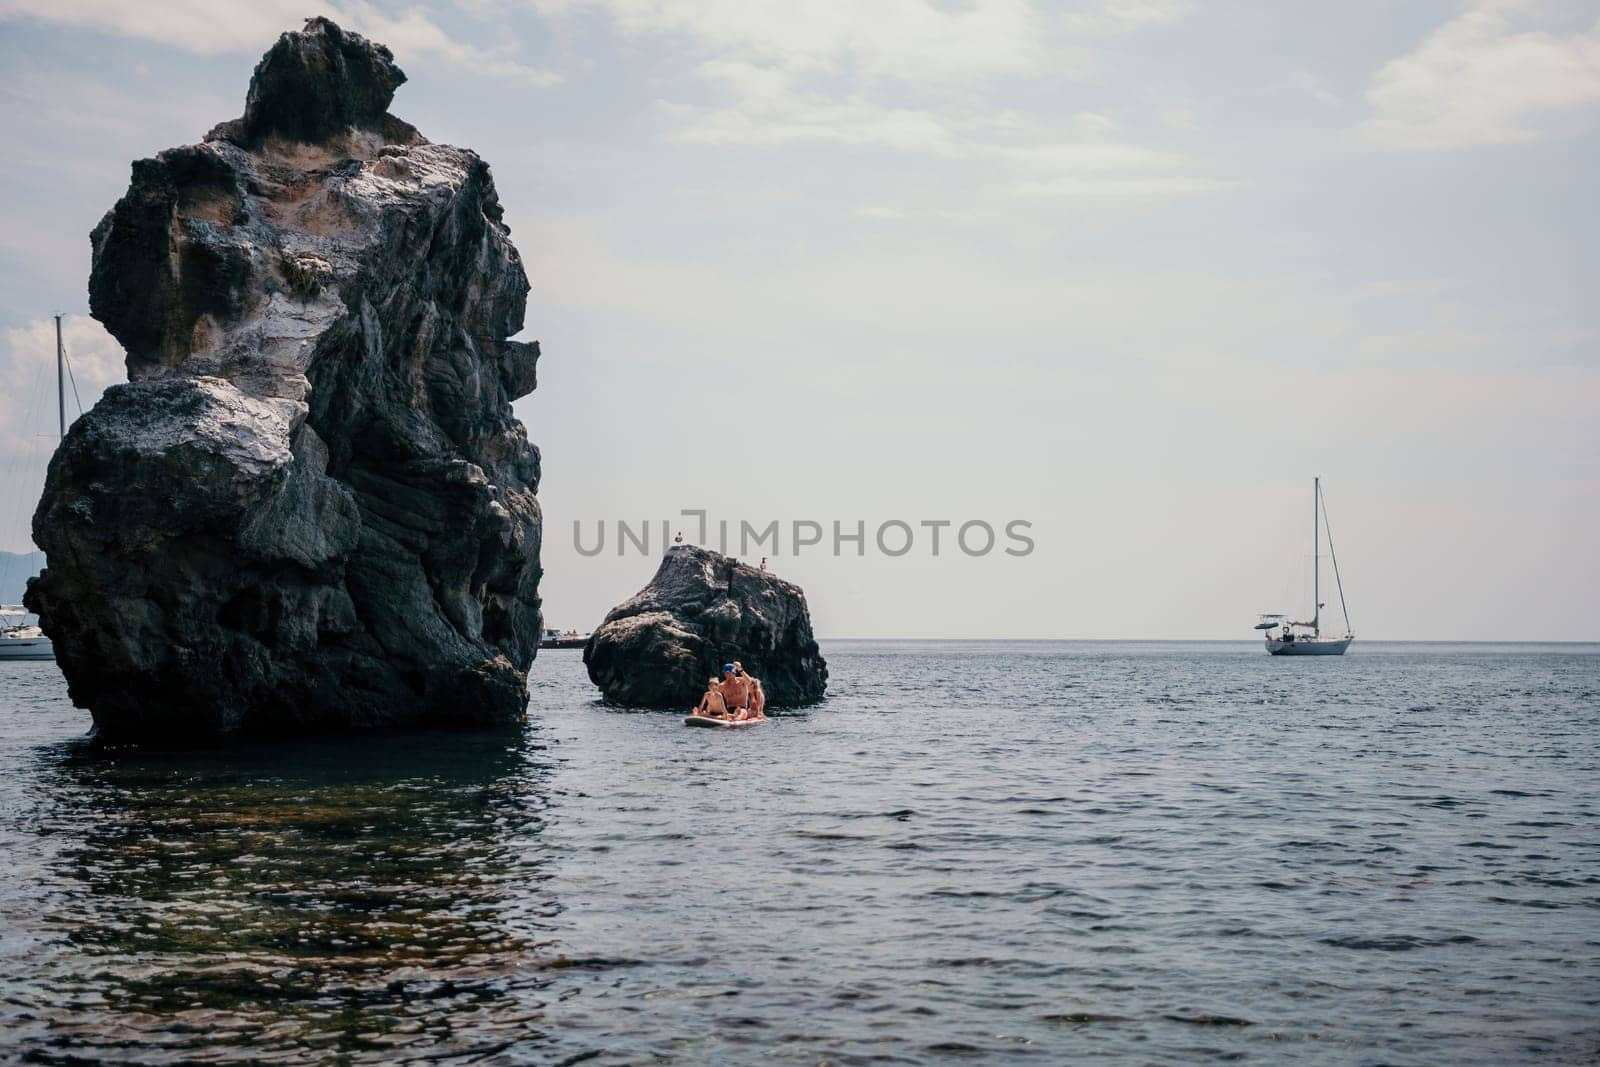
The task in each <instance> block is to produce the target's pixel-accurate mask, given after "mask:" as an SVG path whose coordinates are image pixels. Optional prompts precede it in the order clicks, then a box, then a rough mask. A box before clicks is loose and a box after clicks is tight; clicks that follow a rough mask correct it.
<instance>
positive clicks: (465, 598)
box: [27, 19, 541, 737]
mask: <svg viewBox="0 0 1600 1067" xmlns="http://www.w3.org/2000/svg"><path fill="white" fill-rule="evenodd" d="M404 80H405V75H404V74H402V73H401V72H400V69H399V68H398V67H396V66H395V64H394V62H393V58H392V56H391V55H390V53H389V50H388V49H386V48H384V47H383V46H381V45H378V44H374V43H372V42H370V41H368V40H366V39H365V38H363V37H360V36H358V35H356V34H352V33H346V32H344V31H342V30H340V28H339V27H338V26H336V25H334V24H333V23H331V22H328V21H327V20H325V19H311V20H309V21H308V22H307V23H306V26H305V29H304V30H303V31H300V32H294V33H286V34H284V35H283V36H282V37H280V38H279V40H278V42H277V44H276V45H274V46H273V48H272V50H271V51H270V52H268V53H267V55H266V56H265V57H264V58H263V59H262V60H261V63H260V64H259V65H258V66H257V67H256V71H255V76H254V78H253V79H252V81H251V84H250V92H249V97H248V99H247V102H246V105H245V114H244V116H243V117H242V118H240V119H237V120H234V121H232V122H227V123H223V124H222V125H220V126H218V127H217V128H216V129H214V130H213V131H212V132H211V133H210V134H209V135H208V136H207V138H206V140H205V141H204V142H202V143H200V144H196V145H189V146H187V147H183V148H174V149H171V150H169V151H166V152H162V153H161V154H160V155H158V156H156V157H155V158H154V159H145V160H140V161H138V162H136V163H135V164H134V165H133V180H132V184H131V185H130V186H129V189H128V192H127V194H126V195H125V196H124V197H123V198H122V199H121V200H119V201H118V202H117V204H116V206H115V207H113V208H112V209H111V211H110V212H109V213H107V215H106V216H105V218H104V219H103V220H102V221H101V222H100V224H99V226H97V227H96V228H95V231H94V233H93V235H92V237H91V240H92V242H93V251H94V261H93V270H92V273H91V276H90V280H89V297H90V308H91V311H92V312H93V314H94V316H95V318H97V319H99V320H100V321H101V322H102V323H104V324H105V326H106V328H107V329H108V330H109V331H110V332H111V333H112V335H113V336H115V337H116V338H117V340H118V341H120V342H121V343H122V345H123V347H124V348H125V349H126V350H127V368H128V378H129V382H128V384H126V385H120V386H116V387H114V388H112V389H110V390H108V391H107V392H106V394H105V396H104V398H103V399H102V400H101V401H100V402H99V403H98V404H96V405H95V407H94V410H92V411H90V412H89V413H88V414H87V415H85V416H83V417H82V418H81V419H79V420H78V421H77V423H75V424H74V425H73V427H72V430H71V432H70V433H69V434H68V435H67V439H66V441H65V442H64V444H63V445H62V447H61V449H60V450H59V451H58V453H57V454H56V456H55V458H54V460H53V461H52V462H51V465H50V472H49V477H48V480H47V483H46V486H45V492H44V497H43V499H42V500H41V501H40V504H39V508H38V511H37V512H36V514H35V515H34V520H33V529H34V538H35V540H37V542H38V543H39V545H40V546H41V547H42V548H43V549H44V550H45V553H46V555H47V557H48V566H47V568H46V570H45V572H44V574H43V575H42V576H40V577H39V578H38V579H36V580H35V581H34V582H33V583H32V585H31V586H30V588H29V591H28V594H27V603H28V606H29V607H30V609H31V610H34V611H37V612H38V613H39V614H40V616H41V617H42V623H43V626H44V629H45V631H46V632H47V633H48V634H49V635H50V637H51V638H52V639H53V641H54V642H55V649H56V657H57V660H58V661H59V663H60V666H61V669H62V671H63V672H64V673H65V674H66V676H67V681H68V683H69V685H70V690H71V694H72V699H73V700H74V702H75V703H77V704H79V705H80V706H83V707H87V708H89V709H90V711H91V712H92V713H93V715H94V720H95V723H96V725H97V726H98V727H99V728H100V730H101V731H103V732H105V733H108V734H113V735H117V736H128V737H149V736H173V735H176V736H179V737H186V736H203V735H209V734H221V733H232V732H256V731H261V732H284V731H297V730H312V729H337V728H346V727H353V726H366V725H406V724H424V723H425V724H430V725H438V724H490V723H497V722H505V721H511V720H516V719H519V718H520V717H521V716H522V715H523V714H524V709H525V707H526V704H527V686H526V677H525V672H526V670H527V669H528V666H529V665H530V663H531V662H532V660H533V657H534V655H535V652H536V651H537V648H538V638H539V631H540V626H541V621H540V613H539V597H538V581H539V576H540V569H539V539H540V513H539V505H538V501H537V500H536V499H535V496H534V494H535V492H536V491H537V488H538V482H539V453H538V451H537V449H535V448H534V447H533V446H532V445H530V444H529V443H528V441H527V436H526V434H525V432H524V430H523V427H522V425H521V424H520V423H519V422H518V421H517V420H516V418H515V417H514V416H513V415H512V411H511V405H510V402H511V401H512V400H513V399H515V398H516V397H518V396H521V395H523V394H525V393H528V392H529V391H531V390H532V389H533V387H534V382H535V374H534V368H535V364H536V361H537V359H538V355H539V349H538V345H537V344H523V343H519V342H515V341H510V340H507V338H508V337H510V336H511V335H512V334H514V333H516V332H518V331H519V330H520V329H521V328H522V320H523V312H524V308H525V305H526V301H527V293H528V281H527V277H526V275H525V274H524V272H523V269H522V263H521V260H520V258H519V257H518V254H517V251H516V249H515V248H514V247H513V246H512V244H511V241H510V238H509V235H508V231H507V229H506V227H505V225H504V224H503V223H502V221H501V207H500V203H499V200H498V198H497V196H496V193H495V187H494V182H493V180H492V179H491V178H490V175H489V168H488V166H487V165H486V164H485V163H484V162H483V161H482V160H481V159H479V158H478V157H477V156H476V155H474V154H473V153H472V152H470V151H467V150H465V149H460V148H451V147H448V146H445V145H435V144H430V143H429V142H428V141H427V140H425V139H424V138H423V137H422V135H421V134H419V133H418V132H417V131H416V130H415V129H413V128H412V127H411V126H409V125H407V124H406V123H404V122H401V121H400V120H398V119H396V118H394V117H393V116H391V115H389V114H388V112H387V109H388V106H389V102H390V100H391V98H392V97H393V94H394V90H395V88H396V87H397V86H399V85H400V84H401V83H402V82H403V81H404Z"/></svg>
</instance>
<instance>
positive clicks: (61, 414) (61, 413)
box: [56, 315, 67, 439]
mask: <svg viewBox="0 0 1600 1067" xmlns="http://www.w3.org/2000/svg"><path fill="white" fill-rule="evenodd" d="M65 363H66V349H64V348H62V347H61V316H60V315H57V316H56V422H57V424H58V425H59V428H60V430H61V436H62V438H63V439H64V438H65V437H66V436H67V388H66V383H65V382H64V381H62V377H63V372H62V366H63V364H65Z"/></svg>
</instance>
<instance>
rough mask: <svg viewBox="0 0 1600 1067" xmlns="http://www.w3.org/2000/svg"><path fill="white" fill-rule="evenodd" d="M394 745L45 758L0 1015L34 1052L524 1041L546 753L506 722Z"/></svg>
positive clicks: (532, 1016)
mask: <svg viewBox="0 0 1600 1067" xmlns="http://www.w3.org/2000/svg"><path fill="white" fill-rule="evenodd" d="M418 740H419V739H418V738H416V737H414V736H413V737H403V736H382V737H371V738H361V739H356V740H328V741H319V742H315V743H311V744H304V743H301V744H292V745H291V744H283V745H275V746H271V747H254V748H251V749H248V750H238V751H226V750H224V751H216V752H205V753H187V754H153V755H152V754H144V753H139V752H136V751H131V750H122V751H115V750H113V751H110V752H104V751H98V750H96V749H95V748H93V747H91V746H89V745H87V744H81V743H80V744H74V745H69V746H61V747H58V748H56V749H54V750H53V751H52V752H50V753H49V754H47V755H46V756H44V757H43V760H44V764H43V766H42V767H41V768H40V770H41V771H43V778H42V785H43V787H44V791H43V792H42V793H37V794H35V797H34V798H35V799H36V800H37V801H38V803H37V805H36V806H34V807H33V808H32V809H31V810H26V809H25V810H23V811H22V812H20V813H19V816H20V822H21V823H22V826H21V827H20V828H21V829H22V830H23V831H24V832H28V833H32V834H37V835H39V836H40V837H42V838H45V839H47V840H49V841H50V842H51V845H52V848H51V852H50V854H49V856H48V859H47V860H46V864H47V866H48V867H49V868H50V871H48V872H45V873H46V874H47V877H46V878H45V879H43V880H42V881H43V882H44V883H45V884H47V885H50V886H51V887H52V889H51V896H50V898H49V899H48V900H45V901H43V902H41V903H42V905H43V906H42V907H38V908H28V909H26V911H25V912H24V920H23V925H22V926H21V928H13V929H12V930H11V931H10V933H9V935H8V938H10V939H12V940H13V941H14V940H15V939H27V940H29V941H31V942H32V945H31V946H29V947H30V948H31V951H28V952H27V953H26V958H27V959H29V960H31V961H32V963H33V969H32V973H31V974H29V975H27V976H25V977H23V979H22V981H21V982H20V988H18V987H16V986H13V987H12V988H10V989H8V991H7V992H8V995H7V997H6V1000H5V1004H4V1008H3V1017H0V1024H3V1025H4V1026H5V1027H6V1028H7V1029H9V1030H11V1032H12V1037H13V1038H21V1039H22V1040H23V1041H24V1042H26V1043H27V1044H29V1045H30V1046H32V1048H31V1052H32V1056H33V1058H34V1059H35V1060H37V1061H40V1062H52V1061H55V1060H58V1059H59V1061H61V1062H68V1061H76V1060H81V1059H83V1058H88V1059H98V1058H101V1057H104V1058H107V1059H117V1060H120V1061H123V1062H127V1061H129V1060H130V1059H139V1058H142V1057H147V1058H150V1059H170V1058H175V1057H176V1058H182V1059H185V1060H191V1061H192V1060H193V1059H195V1058H196V1055H197V1054H198V1053H200V1052H202V1051H203V1050H211V1051H212V1054H213V1055H215V1056H217V1057H218V1058H230V1059H237V1058H238V1057H239V1056H240V1055H241V1054H242V1053H243V1052H244V1050H253V1051H254V1054H255V1055H256V1056H257V1057H258V1058H270V1053H271V1051H272V1050H273V1049H278V1050H281V1051H282V1052H283V1054H284V1055H286V1056H289V1055H292V1054H298V1055H302V1056H303V1055H305V1054H306V1053H307V1052H309V1051H311V1050H316V1049H324V1050H327V1051H329V1052H344V1053H353V1052H360V1051H362V1050H379V1049H394V1048H397V1047H398V1048H404V1049H405V1050H406V1051H407V1052H408V1053H410V1054H418V1053H421V1052H435V1053H444V1052H453V1053H460V1054H466V1053H470V1052H489V1051H492V1050H493V1049H495V1048H496V1047H503V1046H504V1045H505V1044H506V1043H507V1042H508V1041H511V1040H518V1041H522V1042H528V1041H536V1040H537V1039H538V1037H539V1033H538V1026H539V1009H540V1008H541V1007H542V1003H541V1001H540V998H539V995H538V993H539V990H540V987H541V986H542V985H544V984H545V982H544V981H543V980H542V979H541V978H540V976H539V972H538V970H537V968H531V969H530V968H528V961H530V960H537V959H538V958H539V955H540V938H541V932H542V931H544V930H546V929H547V925H548V921H549V919H550V918H551V917H552V916H553V915H554V914H555V913H556V912H557V911H558V910H559V906H558V905H557V903H556V902H555V901H553V900H551V899H549V898H546V897H542V896H541V895H540V889H541V887H542V886H543V884H544V882H545V875H544V873H543V871H542V870H541V868H542V865H543V864H544V861H545V857H544V854H543V853H542V851H541V847H540V846H541V842H540V832H541V830H542V828H543V825H542V823H543V815H544V811H545V807H546V796H545V782H546V779H547V777H548V773H549V769H550V768H549V764H548V763H547V762H545V761H544V760H543V751H542V749H541V747H540V746H539V744H538V742H537V738H536V737H535V738H528V737H525V736H523V735H522V734H521V733H517V734H514V735H509V736H508V735H489V736H485V735H481V734H479V735H465V734H438V735H430V736H428V737H426V738H425V739H423V743H421V744H419V743H418ZM50 875H53V877H49V876H50ZM9 947H11V948H16V947H18V946H16V945H15V944H12V945H10V946H9ZM13 958H22V957H13ZM519 965H521V966H522V967H523V968H524V969H527V970H528V973H525V974H518V973H515V972H516V971H517V968H518V967H519ZM51 1050H58V1052H59V1055H56V1054H53V1053H52V1051H51Z"/></svg>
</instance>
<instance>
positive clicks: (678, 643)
mask: <svg viewBox="0 0 1600 1067" xmlns="http://www.w3.org/2000/svg"><path fill="white" fill-rule="evenodd" d="M733 660H739V661H740V662H742V663H743V664H744V667H745V670H746V671H748V672H749V673H751V674H753V675H755V676H756V677H757V678H760V679H761V684H762V685H763V686H764V687H765V688H766V692H767V701H768V703H769V704H771V705H777V706H783V705H795V704H809V703H812V702H813V701H816V700H820V699H821V698H822V693H823V690H825V689H826V688H827V686H828V664H827V662H826V661H825V660H824V659H823V658H822V654H821V653H820V652H819V651H818V650H817V641H816V638H815V637H813V636H812V634H811V613H810V611H808V610H807V609H806V595H805V594H804V593H802V592H801V591H800V587H799V586H797V585H791V584H790V583H789V582H785V581H783V580H782V579H780V578H776V577H774V576H773V575H771V574H768V573H767V572H766V571H760V570H757V569H756V568H754V567H751V566H749V565H748V564H744V563H740V562H738V561H737V560H732V559H729V558H728V557H727V556H723V555H719V554H718V553H716V552H712V551H710V550H709V549H704V548H700V547H698V546H695V545H678V546H675V547H673V548H670V549H668V550H667V555H666V558H665V559H663V560H662V561H661V566H660V567H659V568H658V569H657V570H656V576H655V577H654V578H652V579H651V580H650V584H649V585H647V586H645V587H644V588H643V589H641V590H640V591H639V592H638V593H636V594H634V596H633V597H632V598H630V599H629V600H627V601H626V602H624V603H622V604H619V605H618V606H616V607H615V608H612V609H611V612H610V614H608V615H607V616H606V618H605V622H603V623H601V624H600V628H599V629H598V630H596V631H595V632H594V635H593V636H592V637H590V638H589V644H588V646H587V647H585V648H584V650H583V662H584V664H585V665H586V666H587V667H588V668H589V678H590V680H591V681H593V682H594V684H595V685H597V686H599V687H600V689H601V691H602V692H603V693H605V696H606V699H607V700H610V701H612V702H613V703H616V704H623V705H626V706H628V707H646V708H664V707H671V708H683V707H688V706H690V705H692V704H694V703H695V702H696V701H698V700H699V699H700V695H701V694H702V693H704V692H705V688H706V679H708V678H710V677H711V676H713V675H716V674H720V673H721V667H722V665H723V664H724V663H728V662H731V661H733Z"/></svg>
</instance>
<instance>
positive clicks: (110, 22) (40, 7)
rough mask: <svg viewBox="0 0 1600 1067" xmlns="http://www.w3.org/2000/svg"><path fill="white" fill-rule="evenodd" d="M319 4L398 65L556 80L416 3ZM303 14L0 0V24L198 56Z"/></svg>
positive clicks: (247, 47) (275, 3)
mask: <svg viewBox="0 0 1600 1067" xmlns="http://www.w3.org/2000/svg"><path fill="white" fill-rule="evenodd" d="M321 8H322V11H321V12H320V13H324V14H326V15H328V17H330V18H332V19H333V20H334V21H335V22H337V23H339V24H340V25H341V26H343V27H345V28H346V29H351V30H355V31H357V32H359V33H363V34H365V35H367V36H368V37H371V38H373V39H374V40H377V41H380V42H382V43H383V44H386V45H388V46H389V48H390V49H391V50H393V52H394V53H395V58H396V59H397V61H399V63H400V65H401V66H402V67H404V66H405V65H406V63H407V62H408V61H411V60H420V61H424V62H426V61H439V62H442V63H444V64H447V65H448V66H450V67H452V68H453V69H456V70H461V71H466V72H468V73H473V74H478V75H482V76H484V77H489V78H494V79H497V80H499V81H503V82H507V83H510V84H513V85H523V86H530V87H534V88H539V87H543V86H548V85H553V84H555V83H556V82H558V81H560V80H561V78H560V76H559V75H558V74H555V73H554V72H552V71H547V70H541V69H539V68H536V67H531V66H528V65H527V64H525V63H522V62H520V61H518V60H517V59H516V49H517V46H516V44H515V42H507V43H504V44H500V45H496V46H494V47H492V48H482V47H479V46H477V45H472V44H468V43H466V42H464V41H460V40H457V39H456V38H454V37H452V36H451V35H450V34H449V33H447V32H446V31H445V30H444V29H443V28H441V27H440V26H439V24H438V23H436V22H434V21H433V19H432V18H431V17H430V16H429V15H428V13H427V12H426V11H425V10H424V9H423V8H420V7H411V8H407V9H405V10H403V11H401V12H399V13H397V14H390V13H388V12H387V11H385V10H384V9H382V8H380V7H379V6H378V5H376V4H374V3H371V2H370V0H335V2H332V3H324V4H322V5H321ZM308 13H312V12H308V11H307V6H306V5H305V4H303V3H297V2H295V0H226V2H219V0H162V2H161V3H158V4H128V3H124V2H121V0H0V21H13V20H20V19H31V20H34V21H39V22H48V23H57V24H62V25H68V26H82V27H86V28H88V29H93V30H97V31H99V32H102V33H109V34H115V35H117V36H121V37H131V38H135V39H138V40H146V41H156V42H158V43H161V44H166V45H171V46H172V47H174V48H180V49H183V50H184V51H188V52H195V53H198V54H200V55H216V54H221V53H239V52H242V53H247V54H257V53H261V52H264V51H266V49H267V47H268V46H269V45H270V44H271V42H272V41H274V40H276V39H277V36H278V34H280V33H282V32H283V31H284V30H287V29H294V28H298V27H299V26H300V24H301V22H302V21H303V20H304V19H305V17H306V16H307V14H308Z"/></svg>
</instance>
